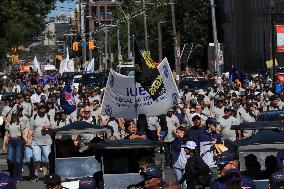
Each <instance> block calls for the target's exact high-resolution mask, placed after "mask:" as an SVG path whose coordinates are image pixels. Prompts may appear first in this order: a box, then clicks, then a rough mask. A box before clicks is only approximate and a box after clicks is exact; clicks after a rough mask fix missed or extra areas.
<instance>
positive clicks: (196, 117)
mask: <svg viewBox="0 0 284 189" xmlns="http://www.w3.org/2000/svg"><path fill="white" fill-rule="evenodd" d="M193 115H194V114H193ZM197 119H201V117H200V115H199V114H195V115H194V116H193V117H192V121H194V120H197Z"/></svg>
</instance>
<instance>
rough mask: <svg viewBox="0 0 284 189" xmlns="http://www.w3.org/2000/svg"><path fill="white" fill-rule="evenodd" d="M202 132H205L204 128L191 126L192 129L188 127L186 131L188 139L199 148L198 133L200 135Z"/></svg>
mask: <svg viewBox="0 0 284 189" xmlns="http://www.w3.org/2000/svg"><path fill="white" fill-rule="evenodd" d="M204 131H205V128H204V127H195V126H193V127H190V128H189V129H188V130H187V134H188V136H189V138H190V139H191V140H192V141H194V142H195V143H196V144H197V145H198V146H199V135H200V133H202V132H204Z"/></svg>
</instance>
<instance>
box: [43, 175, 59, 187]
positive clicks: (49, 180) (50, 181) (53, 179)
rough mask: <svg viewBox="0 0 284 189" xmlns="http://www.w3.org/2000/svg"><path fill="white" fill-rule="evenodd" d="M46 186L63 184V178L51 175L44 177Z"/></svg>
mask: <svg viewBox="0 0 284 189" xmlns="http://www.w3.org/2000/svg"><path fill="white" fill-rule="evenodd" d="M43 181H44V184H45V185H47V186H56V185H60V184H61V177H60V176H58V175H54V174H50V175H46V176H44V177H43Z"/></svg>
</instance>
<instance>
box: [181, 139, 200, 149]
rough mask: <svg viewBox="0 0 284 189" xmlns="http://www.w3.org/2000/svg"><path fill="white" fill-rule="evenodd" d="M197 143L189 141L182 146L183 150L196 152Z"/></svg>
mask: <svg viewBox="0 0 284 189" xmlns="http://www.w3.org/2000/svg"><path fill="white" fill-rule="evenodd" d="M196 146H197V145H196V143H195V142H194V141H187V142H186V143H185V144H184V145H181V147H182V148H189V149H192V150H194V149H195V147H196Z"/></svg>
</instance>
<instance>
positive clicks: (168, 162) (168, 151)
mask: <svg viewBox="0 0 284 189" xmlns="http://www.w3.org/2000/svg"><path fill="white" fill-rule="evenodd" d="M164 148H165V161H166V166H172V154H171V142H164Z"/></svg>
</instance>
